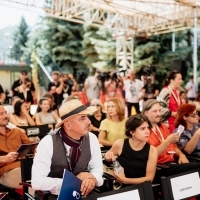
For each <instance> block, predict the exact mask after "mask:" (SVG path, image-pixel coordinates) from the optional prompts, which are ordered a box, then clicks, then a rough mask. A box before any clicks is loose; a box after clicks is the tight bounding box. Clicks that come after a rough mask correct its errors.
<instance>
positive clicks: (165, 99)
mask: <svg viewBox="0 0 200 200" xmlns="http://www.w3.org/2000/svg"><path fill="white" fill-rule="evenodd" d="M181 83H182V75H181V73H180V72H179V71H177V70H174V71H171V72H169V74H168V76H167V79H166V80H165V83H164V88H163V89H162V90H161V92H160V94H159V96H158V101H160V105H161V107H162V109H161V121H165V120H166V121H167V123H168V127H169V130H170V132H172V131H173V130H174V128H175V127H174V121H175V117H176V114H177V109H178V107H179V106H180V105H181V98H180V94H179V89H180V87H181Z"/></svg>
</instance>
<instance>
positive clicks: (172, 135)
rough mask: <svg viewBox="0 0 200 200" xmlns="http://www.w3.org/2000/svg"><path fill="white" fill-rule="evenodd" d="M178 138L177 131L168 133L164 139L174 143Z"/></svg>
mask: <svg viewBox="0 0 200 200" xmlns="http://www.w3.org/2000/svg"><path fill="white" fill-rule="evenodd" d="M178 140H179V133H173V134H170V135H169V136H168V137H167V139H166V141H167V142H168V143H169V144H174V143H176V142H178Z"/></svg>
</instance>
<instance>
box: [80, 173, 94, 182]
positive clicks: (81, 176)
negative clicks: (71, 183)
mask: <svg viewBox="0 0 200 200" xmlns="http://www.w3.org/2000/svg"><path fill="white" fill-rule="evenodd" d="M77 177H78V178H79V179H80V180H81V181H83V180H84V179H86V178H91V179H95V177H94V176H93V175H92V174H90V173H89V172H81V173H79V174H78V175H77Z"/></svg>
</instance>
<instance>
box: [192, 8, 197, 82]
mask: <svg viewBox="0 0 200 200" xmlns="http://www.w3.org/2000/svg"><path fill="white" fill-rule="evenodd" d="M193 30H194V48H193V77H194V82H195V83H196V82H197V16H196V8H195V9H194V29H193Z"/></svg>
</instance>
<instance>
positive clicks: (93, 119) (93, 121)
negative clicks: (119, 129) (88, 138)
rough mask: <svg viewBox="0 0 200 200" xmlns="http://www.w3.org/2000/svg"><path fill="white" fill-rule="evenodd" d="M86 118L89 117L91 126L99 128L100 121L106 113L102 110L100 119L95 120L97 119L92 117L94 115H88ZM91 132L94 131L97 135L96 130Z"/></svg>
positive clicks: (104, 117)
mask: <svg viewBox="0 0 200 200" xmlns="http://www.w3.org/2000/svg"><path fill="white" fill-rule="evenodd" d="M88 118H89V119H90V121H91V124H92V125H93V126H95V127H96V128H99V127H100V124H101V121H103V120H104V119H106V113H103V112H102V115H101V119H100V121H99V120H97V119H96V118H95V117H94V115H89V116H88ZM91 132H92V133H94V134H95V135H96V136H97V137H98V135H99V132H98V131H91Z"/></svg>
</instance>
